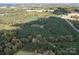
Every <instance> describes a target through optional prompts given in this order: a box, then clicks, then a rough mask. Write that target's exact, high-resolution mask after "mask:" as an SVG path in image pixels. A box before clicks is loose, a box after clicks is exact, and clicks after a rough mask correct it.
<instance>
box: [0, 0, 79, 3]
mask: <svg viewBox="0 0 79 59" xmlns="http://www.w3.org/2000/svg"><path fill="white" fill-rule="evenodd" d="M0 3H79V0H0Z"/></svg>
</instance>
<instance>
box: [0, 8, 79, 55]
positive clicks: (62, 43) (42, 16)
mask: <svg viewBox="0 0 79 59" xmlns="http://www.w3.org/2000/svg"><path fill="white" fill-rule="evenodd" d="M50 9H51V8H50ZM72 10H75V11H77V12H78V10H76V9H75V8H71V9H69V8H56V10H55V11H54V13H50V12H48V11H45V12H40V13H38V12H26V10H25V9H10V8H7V9H0V55H13V54H15V53H16V52H18V51H19V50H23V51H32V52H34V54H47V55H71V54H79V33H78V32H77V31H75V30H74V29H73V28H72V27H71V26H70V25H69V24H68V23H67V22H66V21H65V19H62V18H59V17H55V16H59V15H63V14H64V13H65V14H66V15H67V13H70V12H71V11H72ZM63 12H64V13H63ZM71 22H72V23H73V24H74V26H75V27H77V28H79V27H78V25H79V24H78V23H79V22H76V21H71ZM10 28H16V29H10Z"/></svg>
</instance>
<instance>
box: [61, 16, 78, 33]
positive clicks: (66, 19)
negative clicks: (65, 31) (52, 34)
mask: <svg viewBox="0 0 79 59" xmlns="http://www.w3.org/2000/svg"><path fill="white" fill-rule="evenodd" d="M61 18H63V19H65V21H66V22H67V23H68V24H69V25H70V26H71V27H72V28H73V29H74V30H75V31H77V32H79V29H77V28H76V27H75V26H74V25H73V24H72V23H71V22H70V21H69V20H68V18H67V17H66V16H63V17H61Z"/></svg>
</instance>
